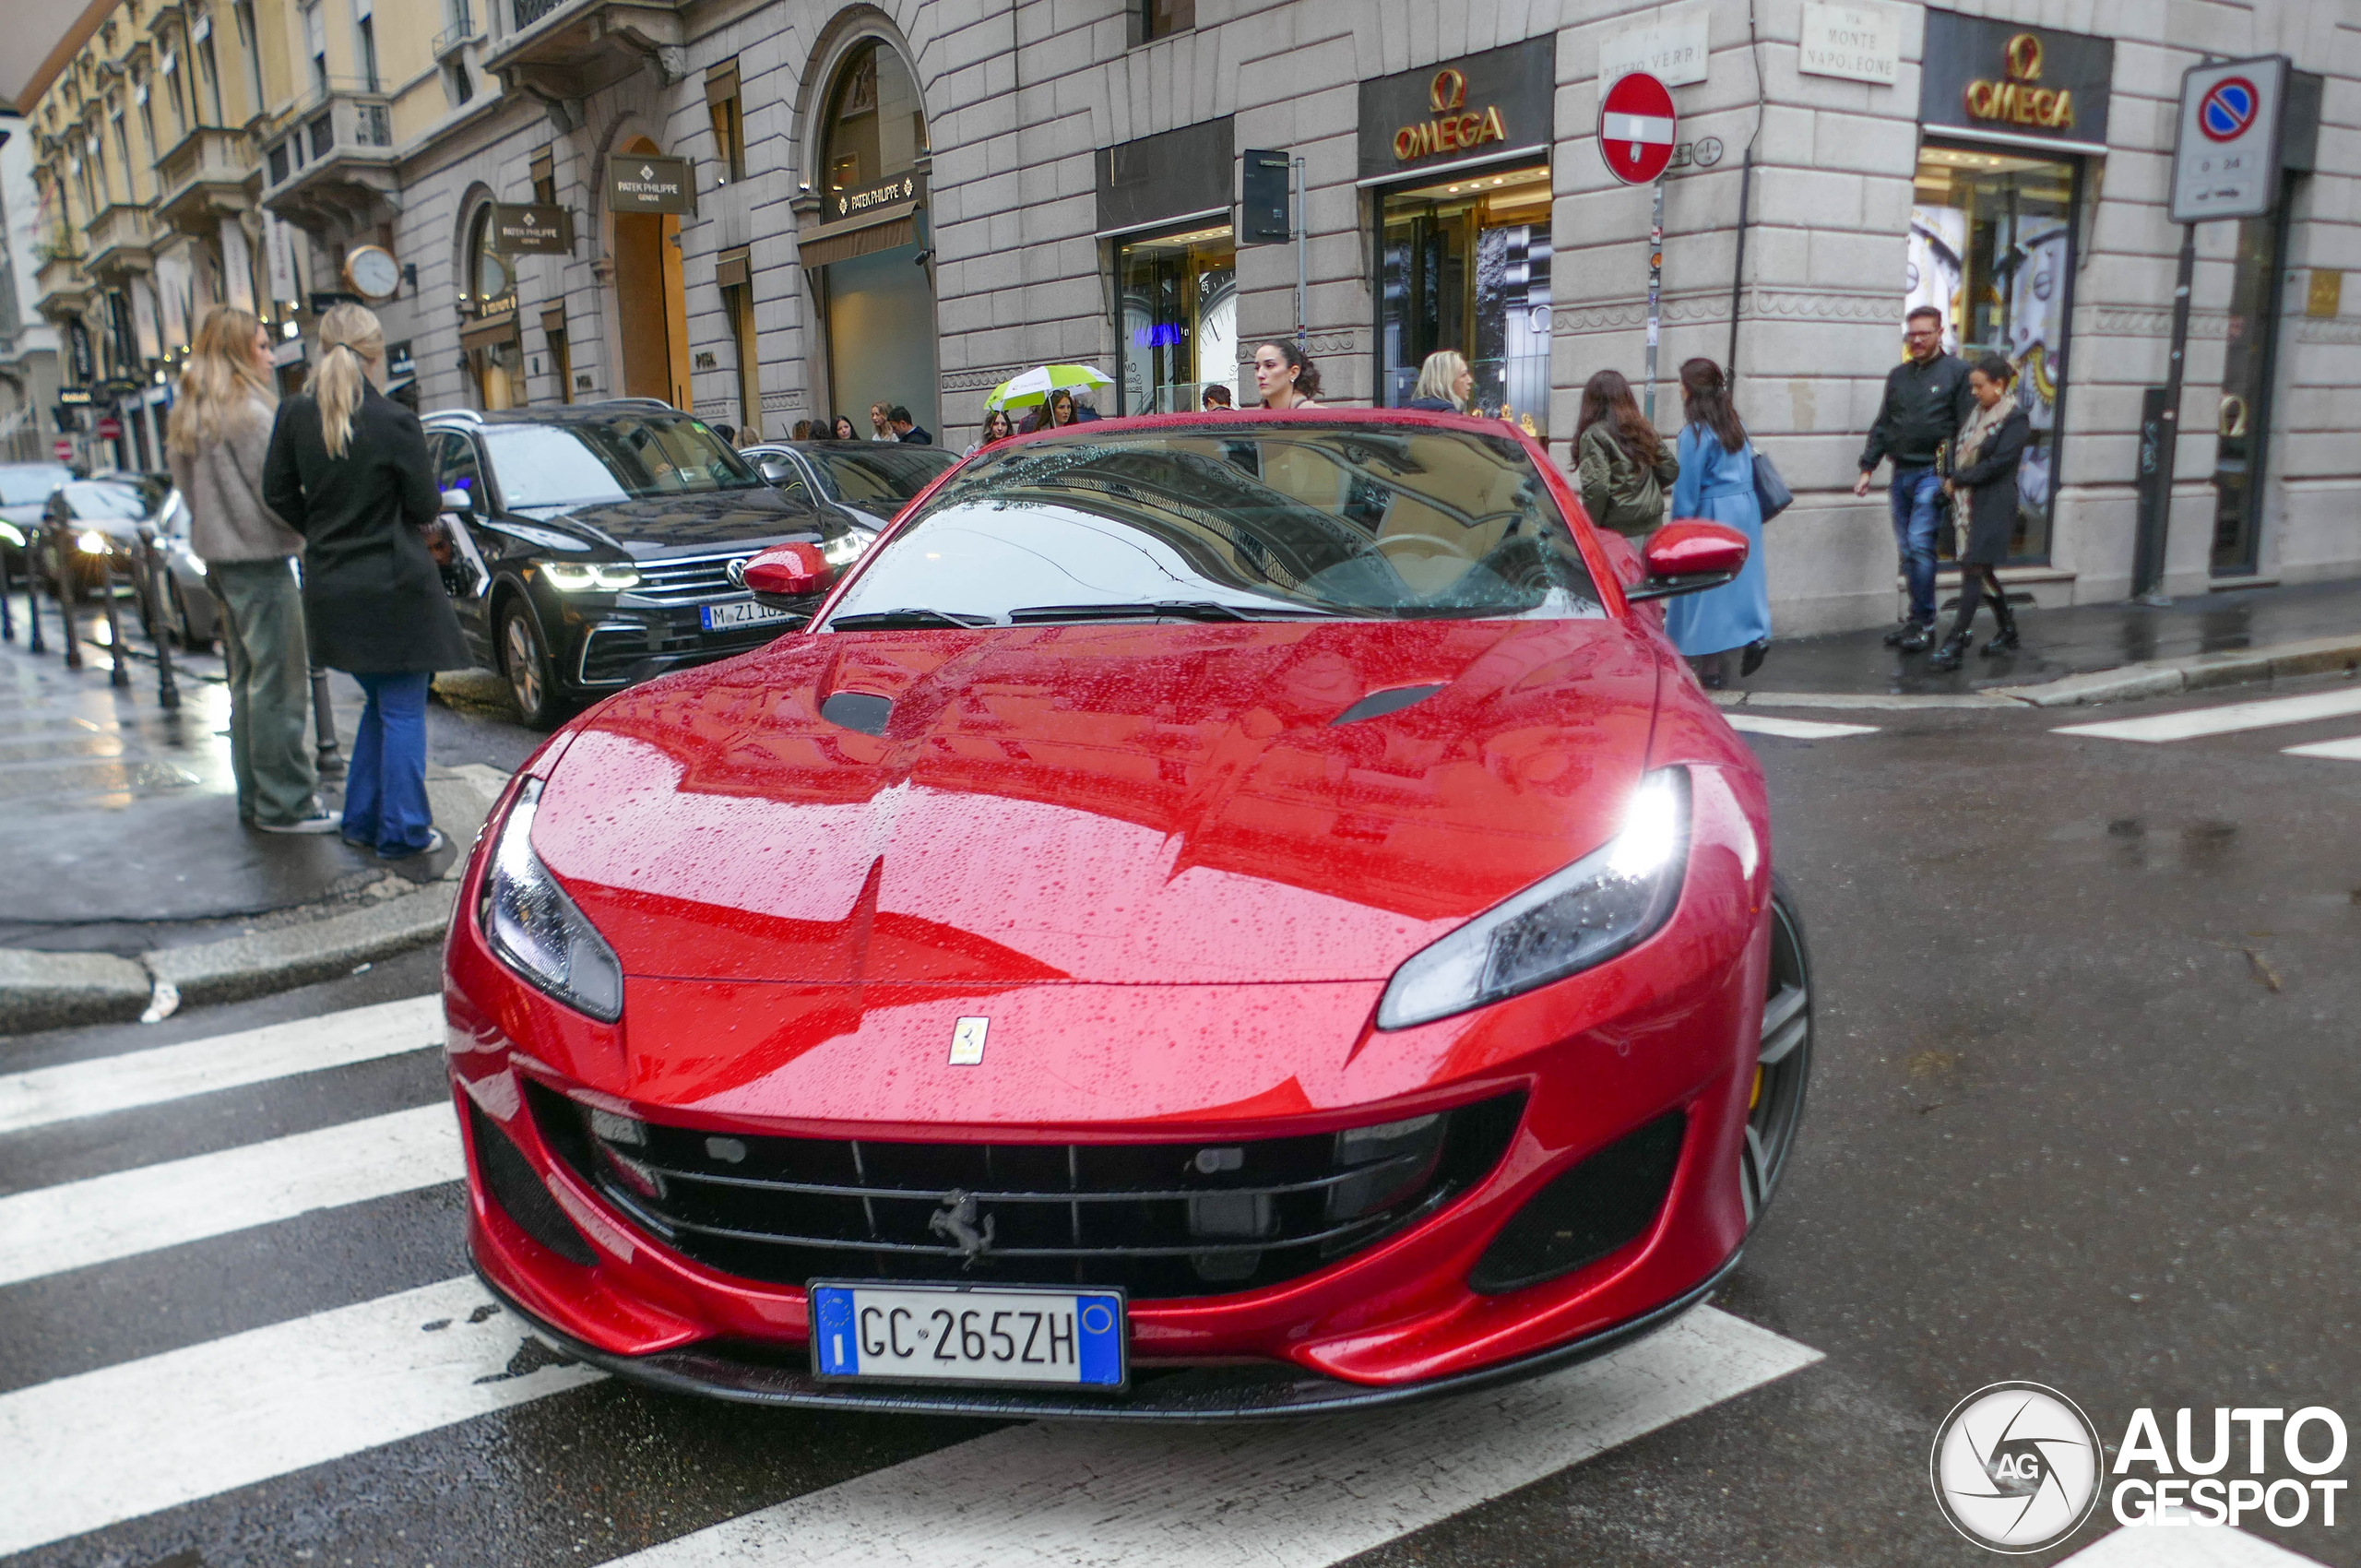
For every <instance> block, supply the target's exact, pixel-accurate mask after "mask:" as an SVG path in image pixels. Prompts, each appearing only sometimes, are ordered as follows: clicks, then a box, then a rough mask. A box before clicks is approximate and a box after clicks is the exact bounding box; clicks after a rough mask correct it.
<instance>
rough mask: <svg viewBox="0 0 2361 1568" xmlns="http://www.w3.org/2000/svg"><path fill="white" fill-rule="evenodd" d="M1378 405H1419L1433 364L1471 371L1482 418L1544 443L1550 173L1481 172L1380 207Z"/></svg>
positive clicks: (1403, 194)
mask: <svg viewBox="0 0 2361 1568" xmlns="http://www.w3.org/2000/svg"><path fill="white" fill-rule="evenodd" d="M1380 205H1381V208H1382V213H1381V223H1382V235H1383V243H1382V245H1381V247H1380V251H1379V259H1378V268H1379V279H1378V300H1379V304H1378V402H1379V404H1380V405H1381V406H1382V407H1384V408H1389V409H1398V408H1400V407H1401V406H1402V405H1403V404H1405V403H1406V402H1408V401H1409V400H1410V399H1411V398H1413V397H1415V396H1416V395H1417V393H1416V391H1415V388H1416V387H1417V386H1418V371H1419V368H1420V367H1421V366H1422V365H1424V364H1425V363H1426V360H1427V356H1428V355H1429V354H1431V353H1434V352H1436V351H1438V350H1443V349H1450V350H1456V351H1457V352H1458V353H1460V354H1462V355H1464V356H1465V358H1466V360H1467V366H1468V368H1469V369H1470V370H1472V371H1473V372H1475V374H1476V386H1475V390H1474V392H1473V394H1472V401H1473V405H1474V409H1475V410H1477V411H1480V412H1482V413H1484V414H1487V415H1489V416H1492V417H1496V418H1501V419H1507V420H1511V421H1513V422H1515V423H1516V424H1517V425H1518V426H1520V427H1521V428H1522V429H1524V430H1525V433H1526V434H1530V435H1533V436H1535V437H1536V438H1540V439H1547V437H1548V417H1549V340H1550V338H1549V328H1550V314H1549V166H1548V164H1546V163H1541V164H1535V165H1531V166H1528V167H1525V168H1517V169H1501V170H1498V171H1493V170H1485V171H1480V172H1470V173H1467V174H1465V175H1463V176H1461V177H1459V178H1456V179H1451V180H1445V181H1441V182H1438V183H1436V184H1426V185H1418V186H1415V187H1411V188H1408V189H1403V188H1398V187H1397V188H1395V189H1392V190H1388V191H1386V192H1385V193H1384V194H1383V196H1382V201H1381V204H1380Z"/></svg>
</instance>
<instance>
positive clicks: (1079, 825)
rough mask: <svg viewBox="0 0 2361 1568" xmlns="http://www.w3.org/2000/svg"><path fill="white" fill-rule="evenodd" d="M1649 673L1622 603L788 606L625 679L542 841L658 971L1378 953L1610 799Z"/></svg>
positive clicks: (747, 974)
mask: <svg viewBox="0 0 2361 1568" xmlns="http://www.w3.org/2000/svg"><path fill="white" fill-rule="evenodd" d="M1658 675H1659V671H1658V668H1657V665H1656V661H1655V656H1654V655H1653V654H1652V653H1651V652H1650V651H1649V648H1648V647H1647V645H1646V644H1645V643H1644V642H1643V640H1642V639H1641V638H1640V637H1638V636H1635V635H1633V634H1632V633H1631V632H1630V631H1629V630H1628V629H1627V628H1626V627H1625V626H1624V625H1623V624H1620V623H1619V622H1616V621H1612V620H1589V621H1433V622H1407V623H1368V622H1354V623H1334V624H1311V625H1305V624H1270V623H1258V624H1240V625H1226V624H1225V625H1171V624H1147V625H1097V626H1071V625H1069V626H1045V627H1026V628H1007V629H988V630H983V631H949V630H945V631H940V632H934V631H929V632H896V633H890V634H884V633H869V634H856V635H828V636H788V637H784V638H782V639H780V640H779V641H778V642H777V644H775V645H773V646H772V647H770V648H768V649H766V650H765V651H764V652H762V653H760V654H756V655H753V656H750V657H748V658H744V659H736V660H732V661H730V663H728V664H725V665H720V666H716V667H714V668H712V669H708V670H703V671H693V672H690V673H688V674H685V675H681V676H675V677H672V678H670V679H667V680H662V681H658V682H656V683H652V684H650V685H648V686H646V687H642V688H640V689H638V690H635V691H634V692H631V693H628V694H626V695H623V696H621V697H619V698H617V699H616V700H615V701H613V702H611V703H610V704H608V705H607V706H606V707H602V708H601V709H600V710H599V713H598V715H597V716H596V718H595V719H593V720H591V721H590V722H588V723H587V725H586V726H585V727H584V728H583V730H582V731H581V732H580V733H578V734H577V735H576V736H575V738H574V740H573V742H572V744H571V745H570V746H569V747H568V748H567V749H566V750H565V752H564V756H563V758H562V760H561V762H560V764H559V765H558V766H557V768H556V769H555V771H554V773H553V774H552V777H551V779H550V782H549V784H548V786H547V790H546V792H545V794H544V796H543V799H542V803H541V806H540V811H539V813H538V814H537V818H536V821H535V823H534V826H533V843H534V847H535V849H537V850H538V851H539V852H540V856H541V859H542V861H544V862H545V863H546V864H547V865H548V866H549V868H550V869H551V871H552V873H555V874H556V875H557V876H558V878H559V879H560V880H561V881H563V882H564V884H565V885H566V886H567V888H568V889H569V890H570V891H571V892H572V893H573V895H574V897H575V900H576V901H577V902H578V903H579V904H580V906H581V907H582V909H583V910H584V912H585V913H586V914H587V915H588V917H589V918H590V920H591V921H593V922H594V923H596V924H597V925H598V927H599V930H600V931H601V932H604V933H605V934H606V936H607V938H608V940H609V941H610V942H611V943H612V944H613V945H614V948H615V951H616V952H617V954H618V955H620V956H621V958H622V960H623V967H624V968H625V970H626V971H627V972H629V973H631V974H634V975H638V976H644V977H655V976H662V977H671V978H678V979H699V980H789V981H802V982H847V981H866V982H872V983H881V984H891V983H903V984H908V983H913V982H917V983H925V982H937V983H949V984H953V985H968V986H972V985H976V984H983V985H989V986H998V985H1006V984H1022V983H1025V982H1026V981H1039V980H1050V981H1054V980H1089V981H1097V982H1102V983H1118V984H1121V983H1132V984H1154V983H1165V984H1170V983H1185V982H1240V981H1295V982H1302V981H1311V980H1379V979H1382V978H1384V977H1385V976H1387V975H1389V974H1391V973H1392V972H1393V970H1394V967H1395V966H1396V965H1398V964H1399V963H1400V962H1401V961H1402V959H1403V958H1405V957H1406V956H1408V955H1409V954H1411V953H1413V952H1416V951H1417V950H1418V948H1419V947H1421V946H1423V945H1425V944H1427V943H1428V942H1430V941H1432V940H1433V939H1434V938H1435V937H1437V936H1438V935H1440V934H1442V932H1445V931H1447V930H1449V929H1450V928H1452V927H1453V926H1454V925H1456V924H1458V923H1459V922H1460V921H1464V920H1465V919H1466V918H1467V917H1468V916H1470V915H1472V914H1475V913H1476V912H1477V911H1478V910H1481V909H1485V908H1486V907H1488V906H1489V905H1491V904H1493V903H1495V902H1497V901H1498V900H1499V899H1501V897H1505V896H1506V895H1508V894H1509V893H1512V892H1513V891H1515V890H1516V889H1517V888H1519V887H1522V886H1525V885H1527V884H1529V883H1531V882H1533V881H1535V880H1536V879H1537V878H1539V877H1541V876H1543V875H1546V874H1547V873H1549V872H1551V871H1554V870H1556V869H1557V868H1558V867H1560V866H1561V865H1564V864H1565V863H1566V862H1568V861H1571V860H1573V859H1574V858H1576V857H1577V856H1579V855H1581V854H1583V853H1584V852H1586V851H1588V850H1589V849H1593V848H1596V846H1597V845H1598V844H1600V843H1602V842H1604V841H1605V840H1606V839H1607V838H1608V837H1610V836H1611V835H1612V833H1613V831H1614V827H1615V824H1616V822H1617V820H1618V818H1619V810H1620V807H1621V804H1622V802H1623V801H1624V799H1625V798H1626V796H1627V795H1628V794H1629V792H1630V790H1631V787H1632V785H1633V784H1634V782H1635V781H1636V780H1637V778H1638V777H1639V774H1640V771H1641V769H1642V766H1643V762H1644V759H1645V757H1646V755H1647V749H1648V739H1649V727H1650V724H1651V723H1652V721H1653V717H1654V713H1655V701H1656V682H1657V679H1658ZM1406 687H1436V688H1440V689H1438V690H1435V691H1434V692H1433V693H1432V695H1429V696H1426V697H1425V698H1423V699H1422V700H1418V701H1417V702H1415V703H1413V704H1411V705H1409V706H1406V707H1399V708H1397V709H1396V710H1394V711H1392V712H1388V713H1382V714H1380V715H1378V716H1376V717H1370V718H1358V719H1347V721H1346V722H1343V723H1339V722H1337V719H1339V717H1340V716H1343V715H1346V714H1347V710H1348V709H1351V708H1352V707H1354V705H1355V704H1357V703H1361V702H1362V700H1363V699H1364V698H1367V697H1369V696H1370V695H1372V694H1376V693H1385V692H1399V691H1400V689H1402V688H1406ZM847 693H850V694H860V695H866V696H867V697H868V698H869V699H870V700H869V701H868V702H867V703H866V704H861V703H854V704H850V705H848V704H846V703H844V702H841V701H838V702H836V703H835V704H833V705H831V703H830V699H831V698H834V697H839V696H841V695H842V694H847ZM881 698H882V699H889V700H890V702H891V708H890V715H889V716H885V717H884V721H883V729H882V732H881V733H878V734H870V733H865V732H863V731H862V730H860V729H857V728H850V727H848V726H847V724H845V723H843V722H837V721H832V720H840V719H852V720H853V721H854V722H855V723H858V724H865V725H867V726H868V727H870V728H872V729H873V728H877V727H878V724H879V719H880V716H881V714H882V713H883V711H884V703H882V702H880V701H878V700H876V699H881ZM824 707H825V708H826V710H827V713H828V715H829V717H824V716H823V709H824Z"/></svg>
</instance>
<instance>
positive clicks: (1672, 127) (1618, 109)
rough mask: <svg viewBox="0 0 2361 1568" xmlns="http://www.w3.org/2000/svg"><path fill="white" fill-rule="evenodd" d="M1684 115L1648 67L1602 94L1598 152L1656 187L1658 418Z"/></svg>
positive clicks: (1618, 172)
mask: <svg viewBox="0 0 2361 1568" xmlns="http://www.w3.org/2000/svg"><path fill="white" fill-rule="evenodd" d="M1679 132H1680V116H1679V113H1678V112H1677V111H1676V110H1675V109H1674V108H1673V103H1672V89H1670V88H1668V87H1667V86H1665V85H1664V83H1663V82H1661V81H1659V80H1657V79H1656V78H1655V77H1652V76H1650V75H1648V74H1647V73H1646V72H1645V71H1633V72H1631V74H1630V75H1628V76H1621V77H1616V78H1615V81H1614V83H1613V84H1612V85H1611V86H1609V87H1608V89H1607V90H1606V91H1605V92H1604V93H1601V94H1600V95H1599V100H1598V156H1599V158H1600V159H1601V160H1603V161H1604V162H1605V163H1606V164H1607V172H1608V173H1610V174H1612V175H1614V176H1615V177H1616V178H1617V179H1618V180H1620V181H1622V182H1623V184H1627V185H1653V186H1655V197H1654V205H1653V207H1652V208H1651V216H1650V218H1649V220H1648V373H1647V390H1646V392H1645V393H1644V397H1645V398H1646V410H1645V411H1646V414H1647V417H1648V422H1649V423H1651V424H1653V423H1655V417H1656V345H1657V339H1658V337H1659V332H1660V327H1661V325H1662V318H1661V316H1660V315H1659V314H1658V313H1659V310H1660V307H1661V306H1662V303H1663V300H1664V176H1665V171H1666V170H1667V169H1669V168H1670V167H1671V166H1672V152H1673V147H1674V145H1675V143H1676V142H1677V141H1678V140H1679Z"/></svg>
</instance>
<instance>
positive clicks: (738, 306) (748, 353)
mask: <svg viewBox="0 0 2361 1568" xmlns="http://www.w3.org/2000/svg"><path fill="white" fill-rule="evenodd" d="M714 275H715V277H716V279H718V281H719V282H720V284H721V308H722V311H723V313H724V314H725V315H728V316H729V318H730V341H731V342H732V343H734V344H735V345H736V346H737V350H738V425H739V428H740V429H741V430H742V431H748V432H752V433H753V434H756V435H759V434H762V429H763V361H762V349H761V344H760V341H759V339H758V338H757V336H756V333H755V330H754V280H753V268H752V264H751V262H750V260H749V258H748V256H747V255H746V252H745V251H744V250H742V249H740V250H735V251H729V252H725V253H724V254H723V255H721V257H720V258H719V260H718V262H717V263H716V265H715V268H714Z"/></svg>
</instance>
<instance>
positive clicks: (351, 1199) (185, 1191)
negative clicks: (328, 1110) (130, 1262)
mask: <svg viewBox="0 0 2361 1568" xmlns="http://www.w3.org/2000/svg"><path fill="white" fill-rule="evenodd" d="M465 1173H466V1165H465V1160H464V1158H463V1157H462V1156H461V1155H460V1152H459V1132H458V1120H457V1117H455V1116H454V1115H453V1114H452V1111H451V1107H450V1104H449V1103H448V1102H447V1101H437V1102H436V1103H434V1104H433V1105H423V1106H421V1107H419V1108H418V1109H417V1110H415V1111H395V1112H394V1113H393V1114H391V1115H389V1116H373V1117H370V1118H369V1119H368V1120H366V1121H362V1122H349V1123H344V1124H342V1125H340V1126H335V1127H322V1128H320V1129H318V1130H317V1131H316V1132H310V1133H297V1134H293V1135H291V1136H289V1137H284V1138H273V1139H271V1140H270V1141H268V1142H267V1143H259V1144H247V1145H244V1146H241V1147H238V1148H232V1149H225V1150H222V1151H221V1152H219V1153H218V1154H201V1155H197V1156H195V1157H193V1158H188V1159H175V1160H170V1161H167V1162H165V1163H163V1164H160V1165H146V1166H141V1167H138V1168H137V1169H136V1170H119V1171H116V1172H114V1173H113V1174H112V1175H106V1176H93V1177H91V1178H89V1180H87V1181H82V1182H65V1183H64V1184H62V1185H59V1186H54V1187H42V1188H37V1189H35V1190H34V1191H31V1192H28V1193H18V1194H14V1195H12V1196H8V1197H0V1285H14V1284H16V1283H18V1281H20V1280H26V1279H38V1278H40V1277H42V1276H44V1275H50V1274H59V1273H63V1272H64V1271H65V1270H67V1269H71V1268H87V1267H89V1266H90V1265H93V1264H101V1263H109V1262H112V1261H113V1260H114V1259H117V1258H126V1257H131V1256H134V1255H136V1254H137V1253H146V1252H153V1251H155V1250H157V1249H158V1248H161V1247H172V1246H179V1245H181V1244H182V1243H184V1242H187V1241H201V1240H203V1239H204V1238H206V1237H208V1236H223V1235H227V1234H229V1233H230V1232H231V1231H233V1230H243V1229H249V1228H251V1227H253V1226H256V1225H268V1224H272V1223H274V1222H276V1221H278V1220H282V1219H291V1218H294V1217H295V1216H297V1215H299V1214H304V1213H307V1212H309V1211H311V1210H313V1209H317V1208H333V1207H336V1206H339V1205H343V1204H356V1203H364V1202H366V1201H368V1200H369V1199H371V1198H381V1197H386V1196H389V1195H391V1194H395V1193H406V1192H409V1191H412V1190H413V1189H416V1188H419V1187H431V1186H434V1185H436V1184H437V1183H440V1182H456V1181H457V1180H458V1179H459V1178H460V1177H461V1176H462V1175H464V1174H465Z"/></svg>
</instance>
